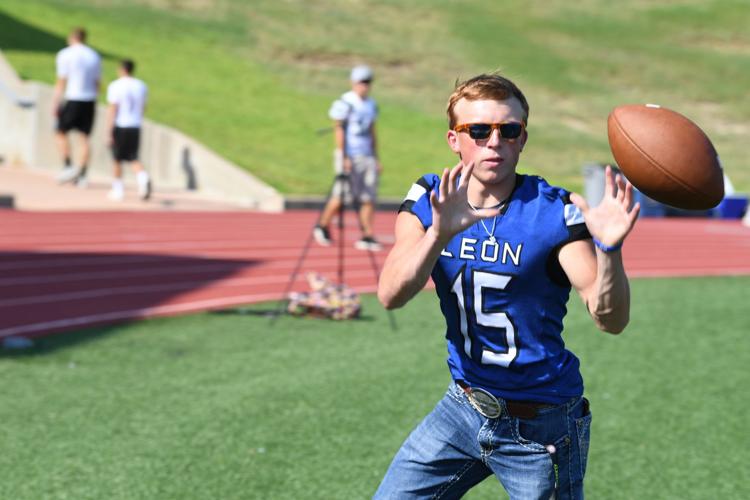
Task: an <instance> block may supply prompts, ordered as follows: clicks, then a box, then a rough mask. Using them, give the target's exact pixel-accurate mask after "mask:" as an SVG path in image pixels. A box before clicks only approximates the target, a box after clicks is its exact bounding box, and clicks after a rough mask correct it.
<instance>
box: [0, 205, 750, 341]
mask: <svg viewBox="0 0 750 500" xmlns="http://www.w3.org/2000/svg"><path fill="white" fill-rule="evenodd" d="M316 217H317V212H314V211H289V212H285V213H282V214H265V213H254V212H224V213H221V212H207V213H186V212H156V213H154V212H150V213H146V212H144V213H141V212H93V213H92V212H69V213H60V212H55V213H46V212H14V211H1V212H0V235H2V236H1V237H0V338H2V337H7V336H12V335H20V336H27V337H34V336H41V335H46V334H50V333H55V332H62V331H70V330H76V329H80V328H83V327H90V326H95V325H105V324H112V323H118V322H123V321H131V320H135V319H140V318H146V317H154V316H170V315H176V314H182V313H187V312H194V311H204V310H213V309H223V308H228V307H232V306H237V305H241V304H248V303H254V302H261V301H268V300H278V299H281V298H282V297H283V295H284V291H285V290H286V289H287V287H288V285H290V278H291V276H292V274H293V271H294V269H295V267H296V265H297V264H298V263H301V264H302V266H301V268H300V270H299V272H298V274H297V279H296V280H295V281H294V283H291V285H292V289H293V290H297V291H304V290H307V289H308V287H307V282H306V279H305V273H306V272H307V271H317V272H320V273H322V274H324V275H325V276H327V277H329V278H330V279H332V280H334V281H337V279H338V269H339V267H338V262H339V260H338V252H339V247H338V246H337V245H334V246H332V247H328V248H323V247H319V246H318V245H316V244H315V243H314V242H311V244H310V245H309V247H307V248H308V252H307V253H306V254H305V255H304V259H303V258H302V256H303V250H304V249H305V248H306V244H307V243H308V242H309V241H310V240H309V235H310V229H311V228H312V225H313V223H314V221H315V218H316ZM394 219H395V215H394V214H386V213H378V215H377V217H376V227H375V231H376V233H377V234H378V235H379V238H380V239H381V240H383V241H384V242H392V236H391V235H392V230H393V223H394ZM333 236H334V238H336V236H337V234H336V232H335V231H334V235H333ZM357 238H359V230H358V228H357V225H356V220H355V218H354V216H353V214H351V213H350V214H347V220H346V226H345V242H346V245H345V247H344V263H345V266H344V282H345V283H347V284H348V285H350V286H352V287H354V288H355V289H356V290H358V291H360V292H372V291H374V290H375V288H376V284H377V279H376V269H379V268H380V267H381V266H382V263H383V260H384V258H385V255H386V252H387V249H388V245H386V248H385V250H384V251H381V252H378V253H373V254H371V253H369V252H362V251H359V250H356V249H354V248H353V243H354V241H355V240H356V239H357ZM749 256H750V228H746V227H744V226H742V225H741V224H740V222H739V221H724V220H710V219H641V220H640V221H639V222H638V224H637V225H636V229H635V230H634V232H633V234H632V235H631V237H630V238H629V239H628V241H627V243H626V245H625V249H624V259H625V265H626V267H627V269H628V273H629V275H630V276H631V277H664V276H696V275H702V276H709V275H711V276H712V275H747V274H750V258H749Z"/></svg>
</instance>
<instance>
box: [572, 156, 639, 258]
mask: <svg viewBox="0 0 750 500" xmlns="http://www.w3.org/2000/svg"><path fill="white" fill-rule="evenodd" d="M604 177H605V181H604V182H605V184H604V198H602V201H601V203H599V205H597V206H596V207H594V208H589V205H588V203H586V200H584V199H583V197H581V196H580V195H578V194H576V193H572V194H571V195H570V200H571V201H572V202H573V203H574V204H575V205H576V206H577V207H578V208H579V209H580V210H581V213H583V218H584V219H585V221H586V227H587V228H588V230H589V233H591V236H593V237H594V238H596V239H597V240H599V241H600V242H602V243H603V244H604V245H607V246H617V245H619V244H620V243H622V242H623V240H624V239H625V237H626V236H627V235H628V233H629V232H630V230H631V229H633V226H634V225H635V221H636V220H637V219H638V213H639V212H640V209H641V206H640V203H636V204H635V205H634V206H632V207H631V206H630V205H631V203H632V202H633V185H632V184H630V183H629V182H627V181H626V180H625V179H624V178H623V177H622V176H621V175H620V174H617V176H615V175H614V174H613V172H612V169H611V168H610V166H609V165H607V168H606V170H605V173H604ZM615 186H616V189H615Z"/></svg>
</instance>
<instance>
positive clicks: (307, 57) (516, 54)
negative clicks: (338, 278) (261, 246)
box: [0, 0, 750, 196]
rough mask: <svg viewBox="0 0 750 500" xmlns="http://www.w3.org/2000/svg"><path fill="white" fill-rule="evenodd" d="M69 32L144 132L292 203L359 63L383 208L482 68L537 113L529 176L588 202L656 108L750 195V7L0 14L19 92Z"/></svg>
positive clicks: (358, 5) (215, 8) (111, 5)
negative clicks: (606, 167)
mask: <svg viewBox="0 0 750 500" xmlns="http://www.w3.org/2000/svg"><path fill="white" fill-rule="evenodd" d="M76 25H82V26H85V27H87V28H88V30H89V33H90V42H91V44H92V45H93V46H94V47H95V48H97V49H98V50H100V51H101V52H102V53H103V54H104V56H105V72H106V80H107V81H109V80H110V79H112V78H114V76H115V67H116V62H117V60H118V59H119V58H121V57H132V58H134V59H136V61H137V62H138V64H139V68H138V70H137V71H138V74H139V75H140V76H141V77H142V78H143V79H144V80H146V81H147V82H148V83H149V84H150V86H151V103H150V108H149V115H150V117H151V118H153V119H155V120H158V121H162V122H165V123H168V124H170V125H173V126H176V127H178V128H180V129H182V130H184V131H186V132H187V133H189V134H191V135H193V136H195V137H197V138H198V139H199V140H201V141H202V142H204V143H206V144H207V145H208V146H210V147H212V148H214V149H215V150H216V151H218V152H219V153H221V154H222V155H224V156H226V157H228V158H229V159H231V160H232V161H234V162H236V163H237V164H239V165H241V166H243V167H245V168H247V169H248V170H250V171H251V172H253V173H254V174H255V175H257V176H259V177H260V178H262V179H263V180H265V181H267V182H268V183H270V184H271V185H273V186H274V187H276V188H278V189H279V190H281V191H282V192H285V193H289V194H303V193H318V194H322V193H324V192H325V191H326V190H327V188H328V186H329V183H330V181H331V177H332V175H331V166H330V157H331V149H332V137H331V135H330V134H328V133H320V132H319V131H320V130H321V129H324V128H326V127H327V126H329V122H328V119H327V109H328V106H329V104H330V102H331V100H332V99H334V98H335V97H337V96H338V95H339V94H340V93H341V92H342V91H344V90H346V89H347V87H348V81H347V80H348V70H349V68H350V67H351V66H352V65H353V64H356V63H359V62H367V63H368V64H370V65H372V66H373V67H374V68H375V70H376V72H377V75H376V76H377V79H376V83H375V86H374V88H373V95H374V96H375V97H376V98H377V99H378V100H379V102H380V105H381V112H382V115H381V120H380V125H379V127H380V128H379V130H380V135H381V141H380V142H381V156H382V159H383V164H384V167H385V169H386V170H385V174H384V176H383V184H382V192H383V194H384V195H385V196H401V195H403V193H404V192H405V191H406V189H407V188H408V185H409V184H410V183H411V182H412V181H413V180H414V179H415V178H416V177H418V176H419V175H421V174H423V173H425V172H427V171H437V170H439V169H440V168H442V167H443V166H447V165H451V164H453V162H454V159H453V157H452V155H451V154H450V153H449V151H448V149H447V147H446V146H445V143H444V140H443V136H444V132H445V127H446V124H445V119H444V112H443V109H444V106H445V100H446V98H447V96H448V94H449V93H450V91H451V90H452V85H453V82H454V81H455V80H456V78H463V77H468V76H472V75H474V74H476V73H479V72H485V71H492V70H501V71H502V72H504V73H505V74H506V75H507V76H509V77H511V78H512V79H514V80H515V81H516V82H517V83H518V84H519V85H520V86H521V87H522V88H523V89H524V91H525V92H526V94H527V97H528V98H529V101H530V104H531V116H530V126H529V132H530V134H531V138H530V143H529V146H528V147H527V148H526V150H525V152H524V156H523V158H522V161H521V170H523V171H533V172H538V173H540V174H542V175H544V176H545V177H547V178H548V179H549V180H551V181H552V182H555V183H560V184H563V185H565V186H567V187H570V188H573V189H581V187H582V175H581V167H582V165H583V164H584V163H586V162H588V161H602V162H606V161H610V159H611V156H610V153H609V148H608V146H607V140H606V118H607V114H608V113H609V111H610V110H611V109H612V108H613V107H614V106H615V105H618V104H623V103H632V102H656V103H659V104H662V105H664V106H667V107H670V108H672V109H675V110H678V111H680V112H682V113H683V114H685V115H687V116H688V117H690V118H691V119H693V120H694V121H696V122H697V123H699V124H700V125H701V126H702V127H703V128H704V129H705V130H706V131H707V133H708V134H709V135H710V137H711V138H712V139H713V141H714V143H715V145H716V147H717V149H718V150H719V152H720V154H721V156H722V160H723V163H724V166H725V169H726V171H727V173H728V174H729V175H730V177H731V178H732V180H733V182H734V184H735V186H736V187H737V188H738V189H740V190H743V191H750V165H749V164H748V161H747V155H746V153H745V149H746V146H745V143H746V142H747V140H746V139H747V136H748V133H749V132H750V123H749V122H748V116H750V94H749V93H748V92H747V87H748V84H749V83H750V31H748V30H747V26H750V4H748V2H747V0H662V1H652V2H646V1H642V0H637V1H636V0H633V1H629V2H621V3H618V4H617V6H616V7H614V6H613V4H612V2H607V1H605V0H580V1H578V2H568V1H562V0H550V1H545V2H541V1H538V2H522V1H520V0H512V1H505V2H487V1H483V2H480V1H475V0H471V1H469V0H466V1H460V2H459V1H455V0H437V1H428V0H417V1H412V2H401V1H396V0H385V1H378V2H375V1H365V0H361V1H356V2H355V1H350V0H334V1H328V2H317V1H314V2H311V1H298V0H287V1H280V0H254V1H252V2H245V1H241V0H184V1H178V0H138V1H126V0H97V1H96V2H94V1H82V0H66V1H62V0H35V1H34V2H28V1H22V0H4V1H3V3H2V4H0V48H1V49H2V50H3V51H4V52H5V53H6V55H7V57H8V58H9V59H10V61H11V62H12V63H13V64H14V65H15V67H16V68H17V69H18V70H19V72H20V74H21V75H22V76H23V77H24V78H29V79H35V80H42V81H47V82H52V81H53V78H54V70H53V66H54V55H55V52H56V51H57V50H59V49H60V48H62V47H63V46H64V45H65V36H66V34H67V33H68V31H69V30H70V28H71V27H73V26H76Z"/></svg>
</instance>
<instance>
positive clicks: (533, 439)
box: [374, 383, 591, 500]
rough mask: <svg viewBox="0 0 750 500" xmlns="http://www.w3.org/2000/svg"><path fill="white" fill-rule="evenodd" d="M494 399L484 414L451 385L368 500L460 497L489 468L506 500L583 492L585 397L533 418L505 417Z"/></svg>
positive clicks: (568, 496)
mask: <svg viewBox="0 0 750 500" xmlns="http://www.w3.org/2000/svg"><path fill="white" fill-rule="evenodd" d="M500 404H501V405H502V407H503V413H502V415H501V416H500V417H499V418H492V419H488V418H486V417H484V416H482V415H481V414H480V413H479V412H478V411H477V410H475V409H474V407H473V406H471V404H470V403H469V400H468V398H467V396H466V394H465V393H464V391H463V390H462V389H461V388H460V387H459V386H457V385H456V384H455V383H452V384H451V385H450V387H449V388H448V392H447V393H446V394H445V396H444V397H443V399H441V400H440V402H439V403H438V404H437V406H436V407H435V409H434V410H433V411H432V413H430V414H429V415H428V416H427V417H425V419H424V420H423V421H422V423H421V424H419V426H417V428H416V429H414V431H413V432H412V433H411V435H409V437H408V438H407V439H406V441H405V442H404V444H403V445H402V446H401V449H400V450H399V451H398V453H397V454H396V457H395V458H394V459H393V462H392V463H391V466H390V467H389V468H388V472H387V473H386V475H385V478H383V482H382V483H381V484H380V487H379V488H378V491H377V492H376V493H375V497H374V498H377V499H398V500H402V499H410V498H460V497H461V496H462V495H464V494H465V493H466V492H467V491H468V490H469V488H471V487H472V486H474V485H476V484H478V483H479V482H480V481H482V480H483V479H485V478H486V477H488V476H490V475H492V474H494V475H495V476H496V477H497V478H498V479H499V480H500V482H501V483H502V485H503V487H504V488H505V490H506V491H507V492H508V494H509V495H510V498H511V499H512V500H521V499H523V500H526V499H544V500H549V499H550V498H554V499H555V500H562V499H579V498H583V476H584V474H585V472H586V456H587V455H588V448H589V430H590V427H591V413H590V412H589V411H588V401H586V400H585V399H584V398H582V397H578V398H573V399H572V400H570V401H569V402H567V403H565V404H562V405H559V406H553V407H549V408H544V409H541V410H539V412H538V414H537V416H536V417H534V418H533V419H521V418H515V417H511V416H508V415H507V412H506V408H505V403H504V401H503V400H500ZM550 445H552V446H550ZM553 494H554V497H553Z"/></svg>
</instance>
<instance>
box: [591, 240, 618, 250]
mask: <svg viewBox="0 0 750 500" xmlns="http://www.w3.org/2000/svg"><path fill="white" fill-rule="evenodd" d="M592 239H593V240H594V245H596V248H598V249H599V250H601V251H602V252H604V253H611V252H616V251H618V250H619V249H621V248H622V242H620V243H618V244H617V245H612V246H609V245H605V244H604V243H602V242H601V241H599V240H597V239H596V238H592Z"/></svg>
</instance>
